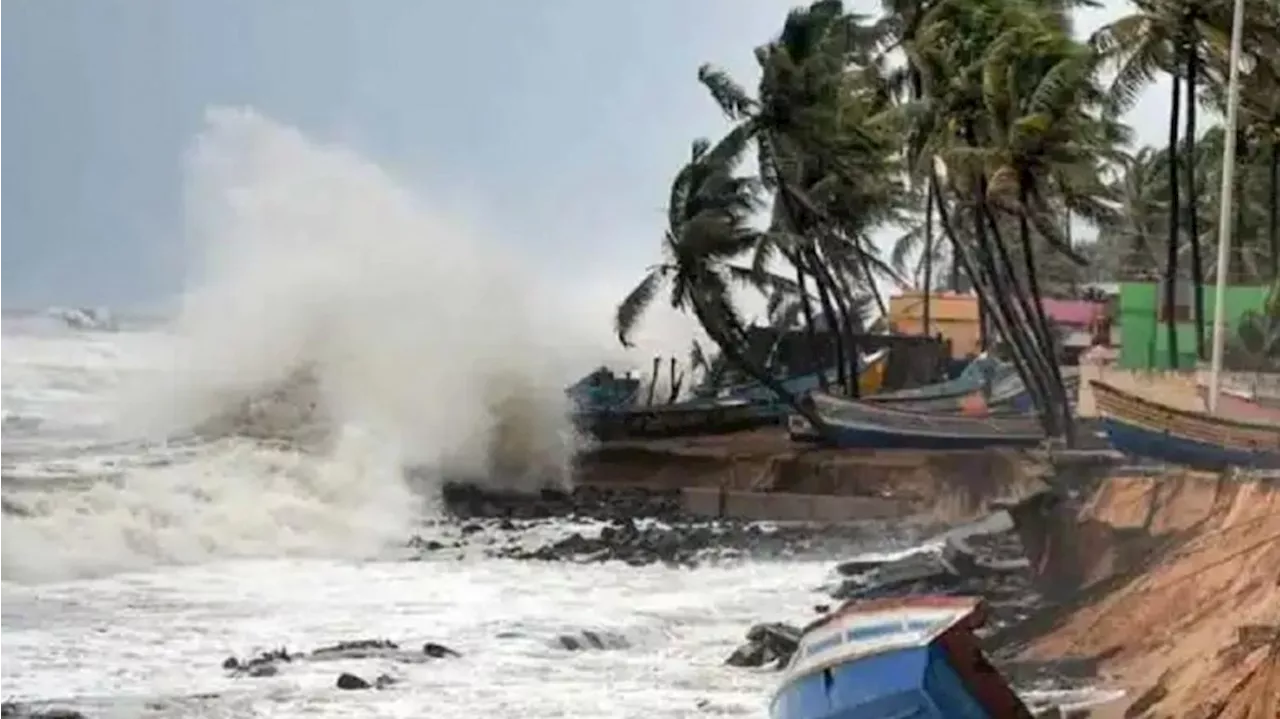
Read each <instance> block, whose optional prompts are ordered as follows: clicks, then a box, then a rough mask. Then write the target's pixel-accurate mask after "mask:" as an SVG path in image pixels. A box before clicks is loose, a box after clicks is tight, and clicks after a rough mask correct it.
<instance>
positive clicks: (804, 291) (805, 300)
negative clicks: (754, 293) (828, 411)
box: [787, 252, 827, 392]
mask: <svg viewBox="0 0 1280 719" xmlns="http://www.w3.org/2000/svg"><path fill="white" fill-rule="evenodd" d="M787 259H789V260H790V261H791V263H792V264H793V265H795V268H796V289H797V291H798V292H799V293H800V314H801V316H803V317H804V331H805V335H806V337H808V339H809V363H808V365H807V366H806V367H805V370H806V372H805V374H810V373H815V372H816V373H817V375H818V387H820V388H822V391H823V392H826V391H827V371H826V370H827V368H826V367H823V366H820V365H822V364H826V363H825V362H824V361H823V360H824V359H825V358H824V357H822V356H823V355H825V354H826V353H825V352H822V351H821V349H822V348H821V347H819V346H818V330H817V328H816V327H814V325H813V301H812V300H811V299H810V297H809V282H808V280H807V279H806V273H805V271H804V265H803V263H802V262H801V261H800V253H798V252H794V253H790V255H789V257H788V258H787Z"/></svg>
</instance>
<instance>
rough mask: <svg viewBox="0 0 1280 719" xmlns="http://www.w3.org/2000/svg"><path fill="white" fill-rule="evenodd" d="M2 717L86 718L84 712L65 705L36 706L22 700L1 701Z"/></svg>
mask: <svg viewBox="0 0 1280 719" xmlns="http://www.w3.org/2000/svg"><path fill="white" fill-rule="evenodd" d="M0 717H13V718H14V719H85V715H84V714H83V713H82V712H79V711H76V710H75V709H67V708H64V707H48V708H35V707H29V706H27V705H25V704H22V703H21V702H3V703H0Z"/></svg>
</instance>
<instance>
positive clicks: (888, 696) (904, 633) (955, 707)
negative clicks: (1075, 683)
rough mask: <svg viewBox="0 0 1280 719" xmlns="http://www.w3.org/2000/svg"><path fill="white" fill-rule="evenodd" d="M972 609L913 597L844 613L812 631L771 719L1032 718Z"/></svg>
mask: <svg viewBox="0 0 1280 719" xmlns="http://www.w3.org/2000/svg"><path fill="white" fill-rule="evenodd" d="M984 614H985V613H984V611H983V607H982V604H981V601H980V600H977V599H973V598H968V597H946V596H920V597H903V598H895V599H881V600H872V601H868V602H857V603H851V604H847V605H845V606H844V607H842V608H841V609H839V610H837V611H836V612H834V613H833V614H831V615H829V616H827V617H825V618H823V619H822V620H820V621H819V622H817V623H815V624H814V625H811V626H810V627H809V628H808V629H807V630H806V631H805V633H804V635H803V636H802V637H801V639H800V644H799V647H798V648H797V650H796V653H795V656H794V657H792V660H791V663H790V664H789V665H788V666H787V668H786V671H785V675H784V678H783V680H782V685H781V687H780V688H779V689H778V691H777V693H776V694H775V695H774V697H773V701H772V703H771V705H770V710H769V715H770V717H771V719H890V718H892V719H906V718H908V717H909V718H910V719H997V718H998V719H1023V718H1026V719H1030V717H1031V716H1032V714H1031V712H1030V710H1029V709H1028V708H1027V706H1026V705H1025V704H1024V703H1023V702H1022V700H1021V699H1019V698H1018V696H1017V695H1016V694H1014V692H1013V690H1012V689H1011V688H1010V687H1009V685H1008V683H1007V682H1006V681H1005V679H1004V677H1002V676H1001V675H1000V674H999V673H998V672H997V671H996V670H995V669H994V668H993V667H992V666H991V664H990V663H989V662H988V661H987V659H986V658H985V657H984V656H983V654H982V651H981V649H980V648H979V644H978V639H977V637H975V636H974V634H973V630H974V629H976V628H977V627H978V626H981V624H982V622H983V621H984V619H985V616H984Z"/></svg>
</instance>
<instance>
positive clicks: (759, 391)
mask: <svg viewBox="0 0 1280 719" xmlns="http://www.w3.org/2000/svg"><path fill="white" fill-rule="evenodd" d="M888 358H889V350H887V349H882V350H876V351H875V352H872V353H871V354H868V355H863V356H862V357H860V358H858V376H859V385H860V386H861V387H862V388H863V389H870V391H875V390H878V389H879V387H880V380H881V379H883V377H884V372H883V369H884V367H883V365H884V364H885V363H886V362H887V361H888ZM820 374H821V373H819V372H811V373H809V374H803V375H797V376H795V377H788V378H787V379H784V380H782V386H783V387H785V388H786V390H787V391H788V392H791V393H792V394H795V395H802V394H804V393H806V392H810V391H812V390H815V389H817V388H818V387H819V386H820V384H821V383H820V382H819V381H818V379H819V376H820ZM826 375H827V376H826V379H827V383H828V384H831V383H834V382H835V381H836V379H837V376H838V374H837V372H836V371H835V370H834V369H829V370H827V372H826ZM716 396H717V397H719V398H722V399H745V400H747V401H749V402H756V403H773V402H776V401H777V397H776V396H775V395H774V393H773V390H771V389H769V388H768V387H765V386H764V385H762V384H760V383H759V382H747V383H744V384H739V385H734V386H732V387H725V388H723V389H721V390H719V392H717V393H716Z"/></svg>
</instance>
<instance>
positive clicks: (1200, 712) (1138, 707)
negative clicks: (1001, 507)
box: [1024, 473, 1280, 719]
mask: <svg viewBox="0 0 1280 719" xmlns="http://www.w3.org/2000/svg"><path fill="white" fill-rule="evenodd" d="M1061 514H1062V513H1061V512H1059V515H1061ZM1075 520H1076V522H1075V531H1074V532H1072V531H1070V529H1069V528H1068V527H1065V526H1064V527H1056V528H1055V527H1048V529H1049V531H1048V532H1047V533H1046V536H1044V537H1043V541H1042V542H1041V543H1040V544H1041V546H1040V547H1038V549H1037V550H1036V551H1031V553H1032V554H1033V557H1032V559H1033V561H1034V562H1038V564H1037V566H1038V568H1039V569H1040V570H1041V571H1042V573H1043V574H1044V577H1045V579H1046V580H1048V583H1049V584H1050V585H1051V586H1052V589H1053V590H1054V591H1055V592H1056V593H1059V594H1060V595H1061V596H1062V597H1063V599H1064V603H1065V606H1064V611H1062V612H1061V613H1060V614H1059V615H1058V616H1057V617H1054V618H1053V620H1052V621H1051V622H1050V623H1048V625H1047V626H1043V627H1041V628H1040V630H1039V631H1038V632H1037V635H1038V636H1035V637H1034V638H1032V639H1031V641H1030V643H1029V645H1028V647H1027V649H1026V650H1025V652H1024V655H1025V657H1026V658H1028V659H1059V658H1064V657H1092V658H1098V659H1100V666H1101V668H1102V670H1103V672H1104V673H1105V674H1106V675H1108V676H1109V677H1110V678H1111V679H1112V681H1114V682H1115V683H1117V684H1119V685H1121V686H1124V687H1126V688H1127V689H1128V690H1129V697H1128V699H1127V701H1126V702H1125V703H1126V707H1124V710H1123V712H1119V711H1118V712H1117V714H1116V715H1117V716H1126V717H1140V716H1141V717H1205V718H1206V719H1207V718H1209V717H1219V718H1222V719H1275V717H1278V716H1280V713H1278V712H1280V709H1278V707H1280V483H1277V482H1276V481H1274V480H1270V481H1268V480H1263V479H1258V478H1243V477H1217V476H1214V475H1206V474H1195V473H1185V474H1167V475H1163V476H1153V477H1142V476H1130V477H1113V478H1110V479H1108V480H1105V481H1104V482H1103V483H1102V484H1101V485H1100V486H1099V487H1098V488H1097V489H1096V491H1094V492H1093V493H1092V496H1091V497H1090V498H1089V499H1088V500H1087V501H1085V502H1084V503H1083V505H1082V506H1080V507H1079V508H1078V510H1077V511H1076V517H1075ZM1031 544H1033V545H1034V544H1035V542H1034V541H1033V542H1031ZM1055 544H1056V546H1055ZM1029 549H1032V548H1030V547H1029Z"/></svg>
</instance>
